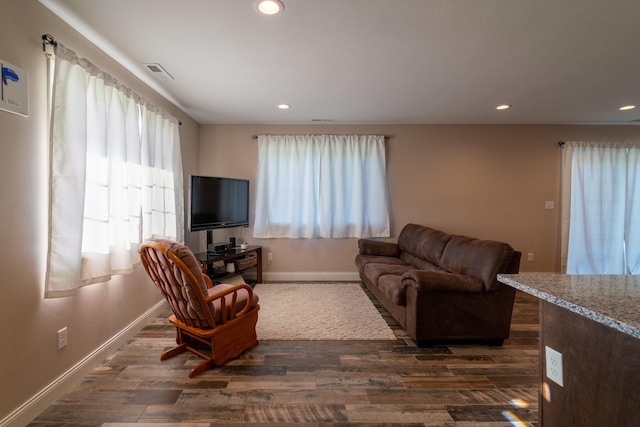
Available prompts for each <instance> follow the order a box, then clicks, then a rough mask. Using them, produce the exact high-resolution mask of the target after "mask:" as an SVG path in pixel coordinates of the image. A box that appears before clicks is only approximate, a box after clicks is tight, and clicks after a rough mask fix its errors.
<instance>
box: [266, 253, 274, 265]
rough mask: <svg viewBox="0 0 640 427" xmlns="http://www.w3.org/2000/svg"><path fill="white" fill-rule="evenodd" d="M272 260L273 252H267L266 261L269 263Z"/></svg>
mask: <svg viewBox="0 0 640 427" xmlns="http://www.w3.org/2000/svg"><path fill="white" fill-rule="evenodd" d="M272 261H273V253H271V252H268V253H267V262H268V263H271V262H272Z"/></svg>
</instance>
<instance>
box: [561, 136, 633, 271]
mask: <svg viewBox="0 0 640 427" xmlns="http://www.w3.org/2000/svg"><path fill="white" fill-rule="evenodd" d="M639 154H640V143H639V142H630V143H591V142H567V143H565V146H564V148H563V152H562V186H561V187H562V190H561V191H562V214H561V215H562V217H561V243H562V244H561V258H562V260H561V264H562V267H563V271H565V272H566V273H568V274H640V182H639V179H640V174H639V173H638V169H639V168H640V156H639Z"/></svg>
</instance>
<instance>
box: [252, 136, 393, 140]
mask: <svg viewBox="0 0 640 427" xmlns="http://www.w3.org/2000/svg"><path fill="white" fill-rule="evenodd" d="M251 139H258V135H251ZM390 139H391V137H390V136H389V135H384V140H385V141H388V140H390Z"/></svg>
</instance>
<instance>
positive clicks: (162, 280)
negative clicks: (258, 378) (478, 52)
mask: <svg viewBox="0 0 640 427" xmlns="http://www.w3.org/2000/svg"><path fill="white" fill-rule="evenodd" d="M138 252H139V253H140V259H141V260H142V265H144V268H145V270H146V271H147V274H148V275H149V277H151V279H152V280H153V282H154V283H155V284H156V286H157V287H158V288H159V289H160V291H161V292H162V294H163V295H164V297H165V299H166V300H167V302H168V303H169V306H170V307H171V309H172V311H173V315H171V316H170V317H169V322H171V323H172V324H173V325H175V327H176V343H177V344H178V345H177V346H176V347H173V348H171V349H169V350H167V351H165V352H164V353H162V355H160V360H166V359H168V358H170V357H173V356H175V355H177V354H180V353H183V352H185V351H190V352H191V353H193V354H196V355H198V356H200V357H202V358H203V359H205V360H204V362H201V363H200V364H198V365H197V366H196V367H195V368H193V369H192V370H191V372H190V373H189V377H191V378H193V377H194V376H196V375H198V374H199V373H201V372H203V371H206V370H207V369H209V368H211V367H214V366H222V365H224V364H225V363H226V362H227V361H228V360H229V359H232V358H234V357H237V356H239V355H240V354H242V353H243V352H244V351H245V350H248V349H250V348H252V347H255V346H256V345H258V339H257V336H256V323H257V322H258V311H259V310H260V305H259V304H258V296H257V295H256V294H254V293H253V289H251V287H250V286H249V285H246V284H240V285H225V284H221V285H216V286H213V285H212V283H211V279H209V277H208V276H207V275H206V274H204V273H203V272H202V270H201V269H200V264H199V262H198V260H197V259H196V257H195V256H194V255H193V252H191V250H190V249H189V248H187V247H186V246H184V245H181V244H179V243H176V242H173V241H170V240H163V239H152V240H149V241H148V242H145V243H143V244H142V245H140V248H139V250H138ZM198 343H201V344H205V345H206V346H208V347H210V355H207V354H205V353H203V352H202V351H200V350H198V349H197V348H195V345H196V344H198ZM201 347H202V346H201Z"/></svg>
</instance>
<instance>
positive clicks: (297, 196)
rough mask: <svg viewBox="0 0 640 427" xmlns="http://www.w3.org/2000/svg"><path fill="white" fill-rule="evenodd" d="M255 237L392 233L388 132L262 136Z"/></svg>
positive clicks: (259, 138)
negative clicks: (387, 177) (386, 135)
mask: <svg viewBox="0 0 640 427" xmlns="http://www.w3.org/2000/svg"><path fill="white" fill-rule="evenodd" d="M256 188H257V189H256V211H255V222H254V237H257V238H313V237H325V238H345V237H388V236H389V235H390V231H389V207H388V195H387V180H386V161H385V144H384V137H383V136H372V135H365V136H361V135H281V136H278V135H269V136H267V135H260V136H258V176H257V187H256Z"/></svg>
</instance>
